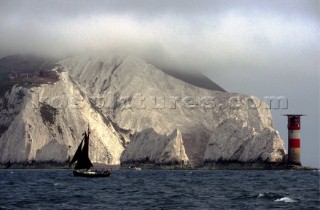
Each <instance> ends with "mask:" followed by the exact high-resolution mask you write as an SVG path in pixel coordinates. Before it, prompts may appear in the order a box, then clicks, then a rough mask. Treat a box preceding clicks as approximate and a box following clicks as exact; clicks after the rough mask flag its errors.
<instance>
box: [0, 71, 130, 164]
mask: <svg viewBox="0 0 320 210" xmlns="http://www.w3.org/2000/svg"><path fill="white" fill-rule="evenodd" d="M17 91H19V92H20V93H21V92H22V93H23V95H24V96H23V98H22V99H20V101H19V99H17V97H19V95H18V94H16V93H17ZM6 99H7V101H8V103H9V104H8V107H11V106H12V107H15V102H19V103H17V104H18V107H19V112H18V110H17V111H15V109H13V110H12V111H11V113H12V115H11V116H10V117H11V119H12V118H13V121H12V122H10V120H7V118H1V120H3V121H1V123H2V124H3V125H6V126H8V129H7V130H6V132H5V133H4V134H3V135H2V136H1V138H0V155H1V156H0V158H1V162H8V161H11V162H24V161H30V160H35V161H56V162H64V161H66V160H67V159H68V157H69V156H70V155H71V156H72V155H73V154H74V152H75V150H76V149H77V147H78V145H79V144H80V141H81V140H82V133H83V132H84V131H85V130H86V129H87V126H88V124H90V128H91V132H92V133H91V139H92V141H91V142H90V154H91V159H92V161H94V162H103V163H109V164H119V163H120V162H119V159H120V154H121V153H122V151H123V141H124V140H122V137H121V135H120V134H119V132H117V131H116V130H115V129H114V127H113V126H112V124H111V123H110V122H109V121H108V120H107V119H106V118H105V117H104V116H102V115H101V114H100V113H99V112H97V111H95V110H94V109H93V108H92V105H91V104H90V102H89V100H88V98H86V96H85V95H83V94H81V92H80V91H79V90H78V89H77V88H76V87H75V86H74V84H73V82H72V81H71V80H70V78H69V76H68V73H66V72H63V73H61V74H60V80H59V82H57V83H55V84H46V85H42V86H41V87H33V88H18V87H14V88H13V89H12V91H11V94H8V95H7V97H6ZM5 111H6V110H5V109H3V110H2V114H3V113H5ZM17 112H18V114H16V113H17ZM15 114H16V115H15ZM13 115H15V116H13ZM8 119H9V117H8Z"/></svg>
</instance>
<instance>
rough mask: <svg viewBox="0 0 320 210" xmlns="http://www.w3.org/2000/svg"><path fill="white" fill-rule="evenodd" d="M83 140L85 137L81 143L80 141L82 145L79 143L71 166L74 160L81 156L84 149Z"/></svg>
mask: <svg viewBox="0 0 320 210" xmlns="http://www.w3.org/2000/svg"><path fill="white" fill-rule="evenodd" d="M83 140H84V139H82V141H81V143H80V145H79V147H78V149H77V151H76V153H75V154H74V156H73V158H72V160H71V162H70V164H69V166H71V165H72V164H73V163H74V162H76V161H78V160H79V158H80V156H81V150H82V144H83Z"/></svg>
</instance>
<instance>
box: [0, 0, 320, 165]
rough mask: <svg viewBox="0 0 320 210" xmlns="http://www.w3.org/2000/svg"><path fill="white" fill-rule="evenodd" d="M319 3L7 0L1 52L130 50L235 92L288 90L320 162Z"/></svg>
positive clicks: (0, 13)
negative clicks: (205, 78) (207, 79)
mask: <svg viewBox="0 0 320 210" xmlns="http://www.w3.org/2000/svg"><path fill="white" fill-rule="evenodd" d="M319 23H320V1H318V0H259V1H256V0H202V1H201V0H188V1H183V0H176V1H173V0H161V1H152V0H131V1H124V0H109V1H102V0H92V1H83V0H68V1H62V0H54V1H53V0H46V1H41V0H28V1H23V0H20V1H17V0H10V1H9V0H7V1H6V0H0V57H3V56H7V55H12V54H20V53H27V54H35V55H42V56H49V57H53V58H60V57H64V56H69V55H74V54H79V53H87V52H96V51H100V50H105V49H108V50H111V51H120V52H122V51H123V52H125V53H129V54H134V55H136V56H140V57H142V58H144V59H146V60H147V61H149V62H150V63H152V64H155V65H156V66H158V67H160V68H165V69H179V70H183V71H198V72H201V73H203V74H204V75H206V76H208V77H209V78H210V79H212V80H213V81H215V82H216V83H218V84H219V85H220V86H221V87H223V88H224V89H226V90H227V91H229V92H241V93H246V94H249V95H255V96H258V97H259V98H261V99H262V100H265V101H266V102H268V100H267V99H266V98H267V97H270V96H274V97H283V98H285V99H286V100H287V102H288V103H287V105H283V106H281V107H280V108H279V109H277V108H276V107H271V111H272V114H273V118H274V127H275V128H276V129H277V130H279V132H280V135H281V137H282V138H283V139H284V140H285V143H286V146H287V128H286V126H287V123H286V117H284V116H282V115H283V114H288V113H290V114H291V113H298V114H300V113H302V114H306V115H308V116H305V117H303V118H302V130H301V160H302V164H303V165H307V166H313V167H320V160H319V159H320V155H319V153H320V152H319V150H320V148H319V147H320V146H319V140H320V137H319V128H320V125H319V118H320V114H319V107H320V104H319V101H320V99H319V94H320V93H319V71H320V63H319V60H320V47H319V43H320V42H319Z"/></svg>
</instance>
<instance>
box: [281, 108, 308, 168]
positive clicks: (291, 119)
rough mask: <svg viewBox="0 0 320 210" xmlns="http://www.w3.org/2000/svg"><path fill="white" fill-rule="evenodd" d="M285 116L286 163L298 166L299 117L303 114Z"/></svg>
mask: <svg viewBox="0 0 320 210" xmlns="http://www.w3.org/2000/svg"><path fill="white" fill-rule="evenodd" d="M285 116H287V117H288V164H290V165H297V166H300V165H301V161H300V118H301V116H304V115H302V114H288V115H285Z"/></svg>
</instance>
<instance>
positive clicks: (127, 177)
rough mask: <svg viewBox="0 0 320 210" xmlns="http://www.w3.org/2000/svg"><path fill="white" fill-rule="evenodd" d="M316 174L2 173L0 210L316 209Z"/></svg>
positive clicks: (317, 174)
mask: <svg viewBox="0 0 320 210" xmlns="http://www.w3.org/2000/svg"><path fill="white" fill-rule="evenodd" d="M319 175H320V174H319V171H199V170H193V171H152V170H150V171H125V170H114V171H112V174H111V177H107V178H83V177H74V176H73V175H72V171H70V170H0V209H319V208H320V207H319V206H320V201H319V199H320V198H319V196H320V194H319Z"/></svg>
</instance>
